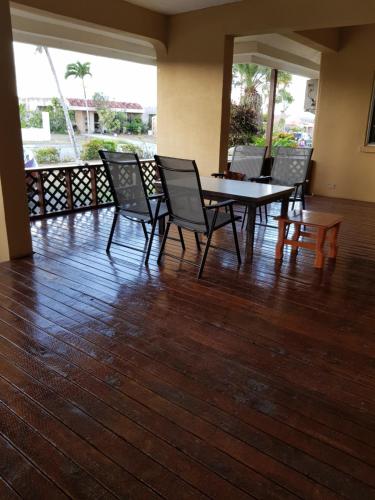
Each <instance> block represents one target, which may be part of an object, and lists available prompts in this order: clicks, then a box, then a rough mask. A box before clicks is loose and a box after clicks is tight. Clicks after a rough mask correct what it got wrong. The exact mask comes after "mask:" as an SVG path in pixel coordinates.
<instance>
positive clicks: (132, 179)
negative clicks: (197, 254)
mask: <svg viewBox="0 0 375 500" xmlns="http://www.w3.org/2000/svg"><path fill="white" fill-rule="evenodd" d="M99 154H100V157H101V159H102V161H103V165H104V167H105V169H106V172H107V177H108V180H109V184H110V187H111V191H112V195H113V199H114V202H115V213H114V216H113V222H112V227H111V232H110V234H109V238H108V243H107V249H106V251H107V252H109V251H110V248H111V245H112V244H116V245H120V246H123V247H125V248H131V249H133V250H138V251H141V252H143V251H142V250H139V249H138V248H134V247H130V246H128V245H125V244H123V243H119V242H115V241H112V240H113V234H114V231H115V228H116V224H117V221H118V216H119V215H122V216H123V217H125V218H126V219H128V220H131V221H134V222H138V223H140V224H141V225H142V228H143V232H144V235H145V238H146V241H147V242H148V245H147V250H146V252H145V253H146V260H145V262H146V263H147V262H148V260H149V257H150V252H151V247H152V242H153V239H154V235H155V229H156V225H157V223H158V221H159V220H160V219H161V218H165V217H166V216H167V215H168V208H167V205H166V204H165V201H164V196H163V194H154V195H151V196H149V195H148V194H147V188H146V183H145V178H144V173H143V170H142V166H141V164H140V162H139V159H138V155H137V154H134V153H120V152H111V151H104V150H100V151H99ZM146 224H151V225H152V228H151V234H150V238H149V236H148V233H147V227H146ZM180 239H181V244H182V246H183V248H184V242H183V238H182V233H181V232H180ZM143 253H144V252H143Z"/></svg>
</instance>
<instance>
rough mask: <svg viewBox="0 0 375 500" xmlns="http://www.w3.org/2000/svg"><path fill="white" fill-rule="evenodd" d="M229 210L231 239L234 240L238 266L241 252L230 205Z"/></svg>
mask: <svg viewBox="0 0 375 500" xmlns="http://www.w3.org/2000/svg"><path fill="white" fill-rule="evenodd" d="M229 210H230V216H231V217H232V229H233V238H234V244H235V246H236V252H237V260H238V265H239V266H240V265H241V252H240V247H239V245H238V238H237V229H236V221H235V220H234V212H233V206H232V205H230V207H229Z"/></svg>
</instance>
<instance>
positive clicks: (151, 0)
mask: <svg viewBox="0 0 375 500" xmlns="http://www.w3.org/2000/svg"><path fill="white" fill-rule="evenodd" d="M127 1H128V2H129V3H133V4H134V5H139V6H140V7H146V8H147V9H150V10H154V11H156V12H160V13H162V14H170V15H173V14H180V13H182V12H189V11H191V10H199V9H205V8H207V7H214V6H215V5H224V4H226V3H235V2H238V1H239V0H127Z"/></svg>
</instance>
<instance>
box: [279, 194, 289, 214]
mask: <svg viewBox="0 0 375 500" xmlns="http://www.w3.org/2000/svg"><path fill="white" fill-rule="evenodd" d="M288 208H289V195H288V196H287V197H285V196H284V198H283V199H282V200H281V209H280V216H281V217H286V216H287V215H288Z"/></svg>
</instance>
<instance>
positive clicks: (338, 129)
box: [313, 25, 375, 202]
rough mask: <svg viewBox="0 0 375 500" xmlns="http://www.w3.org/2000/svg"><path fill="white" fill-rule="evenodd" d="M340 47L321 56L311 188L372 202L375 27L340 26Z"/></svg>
mask: <svg viewBox="0 0 375 500" xmlns="http://www.w3.org/2000/svg"><path fill="white" fill-rule="evenodd" d="M340 38H341V40H340V50H339V52H337V53H331V54H324V55H323V59H322V67H321V78H320V97H319V113H318V119H317V127H316V133H315V143H314V146H315V154H314V158H315V160H316V168H315V175H314V182H313V192H314V193H316V194H322V195H327V196H335V197H340V198H350V199H356V200H363V201H373V202H375V147H374V153H368V152H363V151H361V148H362V147H363V145H364V144H365V138H366V130H367V123H368V112H369V107H370V100H371V92H372V85H373V80H374V75H375V60H374V58H373V57H372V55H371V53H372V47H374V46H375V25H367V26H361V27H352V28H344V29H342V30H341V32H340Z"/></svg>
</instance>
